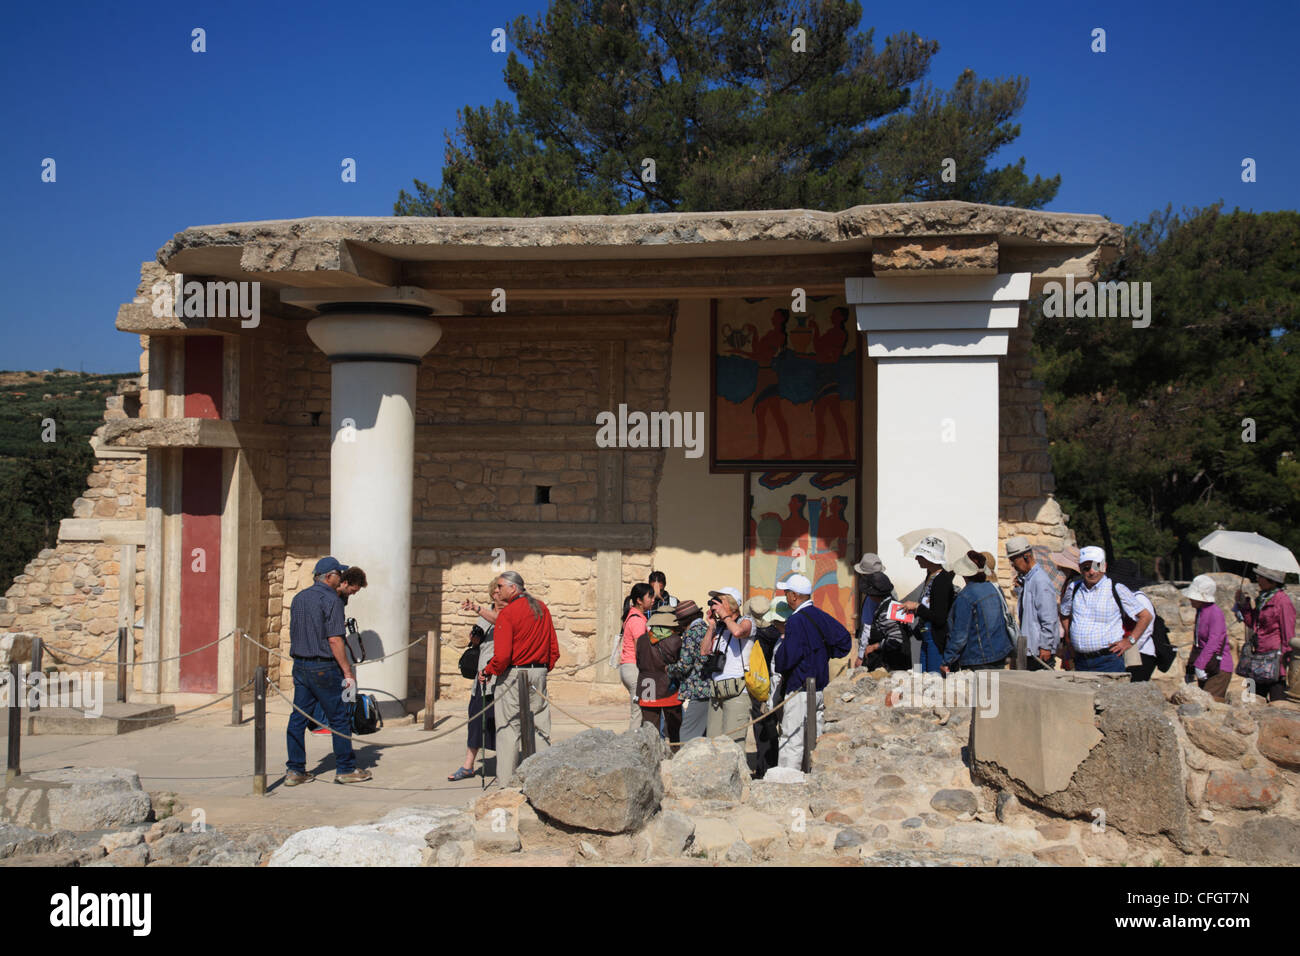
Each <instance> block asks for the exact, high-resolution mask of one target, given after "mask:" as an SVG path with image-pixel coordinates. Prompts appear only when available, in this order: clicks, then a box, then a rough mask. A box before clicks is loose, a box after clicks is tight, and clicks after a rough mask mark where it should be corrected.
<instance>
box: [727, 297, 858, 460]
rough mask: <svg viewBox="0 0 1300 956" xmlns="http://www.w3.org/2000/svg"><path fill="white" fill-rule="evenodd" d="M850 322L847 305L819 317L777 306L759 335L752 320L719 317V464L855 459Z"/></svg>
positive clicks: (854, 364)
mask: <svg viewBox="0 0 1300 956" xmlns="http://www.w3.org/2000/svg"><path fill="white" fill-rule="evenodd" d="M737 308H739V307H737ZM742 312H743V310H742ZM748 314H749V315H752V314H753V313H752V311H751V312H750V313H748ZM741 317H742V318H743V317H747V316H744V315H743V314H742V316H741ZM848 320H849V311H848V309H846V308H844V307H842V306H841V307H836V308H834V309H832V310H831V311H830V313H829V315H826V314H825V313H823V314H822V318H820V319H818V318H816V317H815V316H812V315H793V314H792V313H791V311H790V310H789V309H787V308H776V309H773V310H772V311H771V313H770V314H769V315H768V316H767V320H766V323H764V322H759V323H758V325H759V326H763V325H767V326H768V329H767V331H766V332H764V333H762V334H761V335H760V334H759V333H758V329H757V328H756V326H755V324H754V323H751V322H740V321H734V322H732V321H722V322H721V324H720V325H719V326H718V332H717V335H718V342H717V344H718V354H717V355H716V357H715V362H716V365H715V371H716V384H717V395H716V399H715V407H716V411H717V415H718V417H717V423H716V424H717V435H718V438H717V460H718V461H720V462H727V461H738V462H740V461H744V462H748V461H755V462H758V461H762V462H778V461H825V462H848V461H852V460H853V459H854V458H855V457H856V454H857V452H856V438H855V435H854V432H853V428H852V427H851V426H850V422H851V420H853V419H854V416H855V415H856V406H855V402H856V400H857V356H856V354H855V352H854V351H853V349H852V346H853V344H854V336H853V331H852V330H851V329H850V328H849V327H848Z"/></svg>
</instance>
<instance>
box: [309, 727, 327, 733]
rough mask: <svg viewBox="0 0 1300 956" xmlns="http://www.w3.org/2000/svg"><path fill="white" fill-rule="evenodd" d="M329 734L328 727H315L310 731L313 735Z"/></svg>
mask: <svg viewBox="0 0 1300 956" xmlns="http://www.w3.org/2000/svg"><path fill="white" fill-rule="evenodd" d="M329 732H330V729H329V728H328V727H317V728H316V729H315V730H313V731H312V733H313V734H329Z"/></svg>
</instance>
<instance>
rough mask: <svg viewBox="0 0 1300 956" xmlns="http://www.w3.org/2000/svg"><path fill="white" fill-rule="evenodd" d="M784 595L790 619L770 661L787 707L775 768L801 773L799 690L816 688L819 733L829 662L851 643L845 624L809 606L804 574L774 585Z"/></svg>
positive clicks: (802, 703) (804, 704)
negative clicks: (812, 684) (806, 685)
mask: <svg viewBox="0 0 1300 956" xmlns="http://www.w3.org/2000/svg"><path fill="white" fill-rule="evenodd" d="M777 587H778V588H780V589H782V590H784V591H785V601H786V604H788V605H789V606H790V617H789V619H788V620H787V621H786V622H785V636H784V637H782V638H781V643H780V644H779V645H778V646H777V649H776V654H774V655H773V656H772V667H773V669H774V670H775V671H776V672H777V673H778V674H780V675H781V687H782V688H783V689H784V690H785V702H786V703H785V707H784V709H783V710H782V712H781V743H780V751H779V756H778V757H777V766H780V767H793V768H794V769H796V770H797V769H802V766H803V725H804V719H805V716H806V714H807V712H808V700H807V696H808V695H807V694H806V693H805V692H804V689H803V685H804V681H806V680H807V679H808V678H809V677H811V678H813V680H814V681H815V685H816V688H817V699H816V701H814V703H813V706H814V707H815V708H816V714H817V734H818V736H820V735H821V733H822V728H823V726H824V723H825V710H826V708H825V703H824V702H823V700H822V690H823V689H824V688H825V687H826V685H827V684H829V683H830V680H831V674H830V658H831V657H832V656H834V657H843V656H844V655H846V654H848V653H849V650H850V648H851V647H852V644H853V638H852V637H850V636H849V632H848V631H847V630H845V629H844V625H843V624H841V623H840V622H839V621H837V620H835V618H833V617H831V616H830V615H829V614H827V613H826V612H825V611H823V610H821V609H820V608H818V607H816V606H815V605H814V604H813V602H812V582H811V581H809V580H808V579H807V578H806V577H804V576H803V575H802V574H792V575H790V577H788V578H786V579H785V580H784V581H782V582H781V583H779V584H778V585H777Z"/></svg>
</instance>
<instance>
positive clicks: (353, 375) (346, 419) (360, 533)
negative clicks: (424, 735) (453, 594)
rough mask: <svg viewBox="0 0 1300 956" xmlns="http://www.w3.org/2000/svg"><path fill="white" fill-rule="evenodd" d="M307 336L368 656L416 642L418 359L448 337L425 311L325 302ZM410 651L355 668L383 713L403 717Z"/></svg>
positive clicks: (337, 540)
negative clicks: (327, 392)
mask: <svg viewBox="0 0 1300 956" xmlns="http://www.w3.org/2000/svg"><path fill="white" fill-rule="evenodd" d="M319 311H320V312H321V315H320V316H319V317H318V318H315V319H312V320H311V321H310V322H309V323H308V325H307V334H308V335H309V336H310V337H311V340H312V341H313V342H315V343H316V345H317V347H318V348H320V349H321V350H322V351H323V352H325V354H326V355H328V356H329V358H330V363H331V398H330V420H331V426H332V428H331V431H332V442H331V446H330V553H331V554H333V555H334V556H335V557H336V558H338V559H339V560H340V561H342V562H344V563H345V564H349V565H360V566H361V567H362V568H364V569H365V572H366V577H367V579H368V581H369V584H368V586H367V587H366V588H365V589H364V590H362V591H361V592H360V593H359V594H357V595H355V596H354V597H353V598H352V599H351V600H350V602H349V603H348V606H347V610H346V613H347V616H348V617H353V618H356V620H357V625H358V627H359V628H360V629H361V633H362V642H363V645H364V648H365V654H366V657H368V658H375V657H381V656H383V655H385V654H388V653H390V652H392V651H394V650H397V649H398V648H401V647H402V646H404V645H405V644H407V643H408V642H409V641H410V610H411V606H410V605H411V488H412V479H413V471H414V456H415V385H416V373H417V372H418V370H419V366H420V359H421V357H422V356H423V355H424V354H425V353H426V352H428V351H429V349H431V348H433V346H434V345H435V344H436V343H437V341H438V339H439V337H440V336H441V334H442V329H441V326H439V324H438V323H437V322H436V321H434V320H433V319H431V318H429V317H428V310H427V309H423V308H419V307H413V306H406V305H380V304H375V305H365V304H357V303H348V304H346V305H339V306H329V305H326V306H322V307H321V308H320V310H319ZM409 656H410V655H409V654H405V653H403V654H397V655H396V656H393V657H389V658H387V659H386V660H383V661H378V662H367V663H364V664H362V665H361V666H360V667H358V668H357V681H358V684H359V686H360V688H361V689H362V690H363V691H365V690H371V691H373V692H374V693H375V694H376V697H377V699H378V701H379V705H380V710H381V712H382V713H384V715H385V716H394V715H397V714H400V713H401V712H402V707H401V702H402V701H404V700H405V699H406V696H407V662H408V660H409Z"/></svg>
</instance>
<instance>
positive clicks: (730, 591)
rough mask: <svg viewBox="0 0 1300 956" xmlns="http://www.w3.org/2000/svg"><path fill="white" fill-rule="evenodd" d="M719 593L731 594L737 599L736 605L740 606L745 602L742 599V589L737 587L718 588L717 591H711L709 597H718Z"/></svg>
mask: <svg viewBox="0 0 1300 956" xmlns="http://www.w3.org/2000/svg"><path fill="white" fill-rule="evenodd" d="M719 594H729V595H731V597H732V598H733V599H734V600H735V602H736V606H737V607H740V606H741V605H742V604H743V603H744V602H743V601H741V600H740V591H739V590H737V589H736V588H718V590H716V591H710V592H709V597H717V596H718V595H719Z"/></svg>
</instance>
